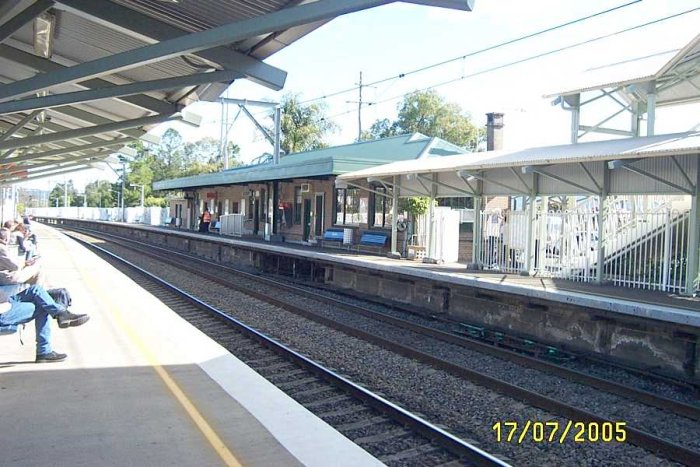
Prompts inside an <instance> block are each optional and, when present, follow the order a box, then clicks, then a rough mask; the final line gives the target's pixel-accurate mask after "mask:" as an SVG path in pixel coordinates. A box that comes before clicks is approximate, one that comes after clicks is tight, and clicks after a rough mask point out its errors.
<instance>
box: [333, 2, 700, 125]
mask: <svg viewBox="0 0 700 467" xmlns="http://www.w3.org/2000/svg"><path fill="white" fill-rule="evenodd" d="M697 10H700V7H696V8H691V9H688V10H685V11H682V12H679V13H675V14H672V15H669V16H665V17H663V18H658V19H655V20H653V21H649V22H646V23H643V24H638V25H636V26H631V27H629V28H625V29H620V30H618V31H615V32H612V33H608V34H603V35H600V36H597V37H594V38H591V39H586V40H584V41H580V42H576V43H574V44H570V45H567V46H564V47H559V48H556V49H552V50H548V51H546V52H541V53H538V54H535V55H530V56H528V57H525V58H521V59H518V60H514V61H512V62H508V63H504V64H502V65H497V66H494V67H491V68H487V69H484V70H480V71H477V72H474V73H470V74H467V75H464V74H463V75H461V76H459V77H457V78H453V79H450V80H447V81H443V82H440V83H437V84H433V85H430V86H426V87H424V88H421V89H415V90H413V91H411V92H407V93H404V94H401V95H397V96H393V97H390V98H386V99H382V100H380V101H377V102H374V103H372V104H368V106H372V105H379V104H383V103H386V102H391V101H395V100H397V99H401V98H403V97H404V96H406V95H408V94H412V93H414V92H421V91H428V90H431V89H435V88H438V87H441V86H446V85H448V84H452V83H455V82H458V81H462V80H465V79H468V78H473V77H475V76H479V75H483V74H486V73H491V72H493V71H497V70H501V69H503V68H508V67H511V66H514V65H519V64H521V63H525V62H529V61H532V60H536V59H538V58H542V57H546V56H548V55H553V54H555V53H559V52H563V51H565V50H570V49H573V48H576V47H580V46H582V45H587V44H591V43H593V42H597V41H601V40H603V39H608V38H610V37H614V36H617V35H620V34H624V33H627V32H630V31H634V30H636V29H641V28H645V27H648V26H651V25H653V24H658V23H661V22H663V21H667V20H670V19H673V18H678V17H680V16H684V15H687V14H689V13H692V12H694V11H697ZM355 111H356V110H355V109H353V110H348V111H345V112H340V113H337V114H333V115H330V116H328V117H325V119H326V120H328V119H331V118H335V117H340V116H343V115H347V114H349V113H353V112H355Z"/></svg>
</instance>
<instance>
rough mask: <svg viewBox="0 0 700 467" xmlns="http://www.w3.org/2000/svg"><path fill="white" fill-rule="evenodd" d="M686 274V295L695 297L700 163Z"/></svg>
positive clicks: (698, 273) (699, 252)
mask: <svg viewBox="0 0 700 467" xmlns="http://www.w3.org/2000/svg"><path fill="white" fill-rule="evenodd" d="M687 255H688V257H687V259H686V260H687V265H688V266H687V270H686V274H685V290H684V293H685V294H686V295H693V293H694V292H695V284H696V283H697V282H696V281H700V271H699V267H698V263H699V262H700V258H699V257H698V255H700V162H698V161H697V160H696V162H695V193H693V195H692V196H691V204H690V217H689V218H688V252H687Z"/></svg>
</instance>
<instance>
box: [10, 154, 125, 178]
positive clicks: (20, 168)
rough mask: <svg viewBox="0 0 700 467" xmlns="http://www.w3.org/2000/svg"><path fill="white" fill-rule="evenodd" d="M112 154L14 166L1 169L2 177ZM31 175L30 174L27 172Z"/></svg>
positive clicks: (82, 155) (90, 155) (85, 155)
mask: <svg viewBox="0 0 700 467" xmlns="http://www.w3.org/2000/svg"><path fill="white" fill-rule="evenodd" d="M112 153H114V151H111V150H108V151H97V152H94V153H92V154H80V155H77V156H73V157H66V158H65V159H60V160H52V161H44V162H38V163H36V164H30V165H20V166H16V167H13V168H6V169H3V171H2V172H3V175H12V174H16V173H21V172H24V171H32V170H33V169H37V168H40V167H49V166H57V167H56V168H58V167H64V166H65V165H68V164H69V163H73V162H76V161H85V162H87V161H90V160H93V159H95V158H99V157H103V156H109V155H110V154H112ZM29 173H32V172H29Z"/></svg>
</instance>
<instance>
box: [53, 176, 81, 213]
mask: <svg viewBox="0 0 700 467" xmlns="http://www.w3.org/2000/svg"><path fill="white" fill-rule="evenodd" d="M66 190H68V206H78V205H79V204H78V191H77V190H76V189H75V187H74V186H73V180H68V181H67V182H65V185H64V184H63V183H57V184H56V186H54V187H53V189H52V190H51V193H49V206H61V207H62V206H65V194H66Z"/></svg>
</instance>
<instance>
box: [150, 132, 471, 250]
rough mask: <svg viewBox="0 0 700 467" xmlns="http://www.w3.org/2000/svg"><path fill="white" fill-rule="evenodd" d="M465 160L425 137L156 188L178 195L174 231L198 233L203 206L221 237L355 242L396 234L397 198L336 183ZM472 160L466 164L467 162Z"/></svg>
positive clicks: (295, 157) (289, 158) (375, 187)
mask: <svg viewBox="0 0 700 467" xmlns="http://www.w3.org/2000/svg"><path fill="white" fill-rule="evenodd" d="M456 154H465V155H466V154H467V151H465V150H464V149H463V148H460V147H458V146H455V145H453V144H451V143H448V142H447V141H444V140H441V139H439V138H429V137H427V136H424V135H421V134H419V133H414V134H408V135H400V136H394V137H390V138H383V139H379V140H374V141H365V142H360V143H354V144H348V145H342V146H335V147H330V148H323V149H318V150H313V151H306V152H300V153H294V154H289V155H286V156H282V157H281V158H280V161H279V163H278V164H275V163H274V162H273V161H272V160H270V161H268V162H265V163H261V164H256V165H249V166H244V167H237V168H234V169H230V170H225V171H222V172H217V173H211V174H203V175H196V176H191V177H184V178H178V179H172V180H164V181H160V182H156V183H154V185H153V188H154V190H163V191H177V192H179V193H181V194H182V197H181V198H180V199H175V200H172V201H171V204H170V209H171V212H170V214H171V218H172V219H173V222H172V223H173V225H176V226H179V227H180V228H183V229H197V227H198V223H199V222H198V221H199V216H201V214H202V212H203V211H204V208H205V206H206V207H207V208H208V209H209V211H210V213H211V214H212V221H213V222H212V225H214V226H216V225H218V226H219V229H220V231H221V233H225V234H230V235H235V236H246V237H251V236H252V237H259V238H261V239H266V240H277V241H287V242H309V243H317V242H319V241H320V240H321V239H322V237H323V234H324V232H326V230H328V229H331V228H338V229H343V230H344V232H347V233H346V235H348V234H349V235H351V236H352V238H353V239H355V240H354V242H356V241H357V240H358V239H359V236H360V235H361V233H362V232H364V231H383V232H390V231H391V225H392V215H394V214H395V212H394V209H393V198H392V197H391V191H390V190H388V188H387V186H386V185H385V184H382V183H374V182H372V181H371V180H370V181H365V182H364V183H363V184H362V186H363V188H364V189H362V190H361V189H360V188H358V187H343V188H336V186H335V180H336V177H337V176H338V175H341V174H344V173H348V172H352V171H356V170H363V169H367V168H370V167H375V166H378V165H382V164H388V163H391V162H396V161H407V160H413V161H420V160H427V159H433V158H439V157H442V156H451V155H456ZM467 157H468V156H467Z"/></svg>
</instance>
